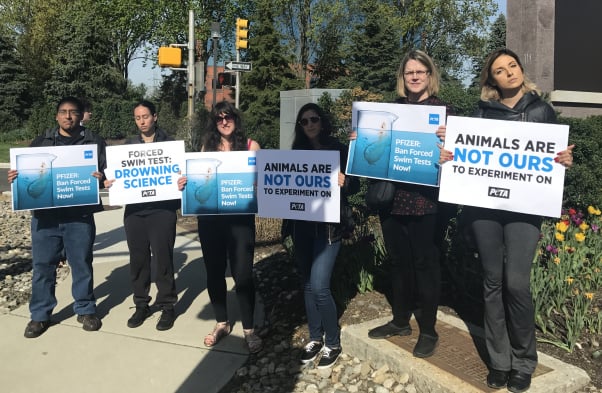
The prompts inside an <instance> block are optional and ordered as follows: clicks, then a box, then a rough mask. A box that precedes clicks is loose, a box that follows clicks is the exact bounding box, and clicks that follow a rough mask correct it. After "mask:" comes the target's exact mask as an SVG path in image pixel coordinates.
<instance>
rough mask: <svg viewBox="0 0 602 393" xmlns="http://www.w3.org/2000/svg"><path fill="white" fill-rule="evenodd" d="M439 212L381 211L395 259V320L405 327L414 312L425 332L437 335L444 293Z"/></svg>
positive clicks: (390, 250)
mask: <svg viewBox="0 0 602 393" xmlns="http://www.w3.org/2000/svg"><path fill="white" fill-rule="evenodd" d="M437 218H438V217H437V215H436V214H427V215H424V216H400V215H390V214H386V213H385V214H381V215H380V223H381V227H382V232H383V237H384V241H385V247H386V249H387V252H388V254H389V257H390V259H391V264H392V269H391V280H392V287H393V298H392V305H391V308H392V310H393V323H394V324H395V325H397V326H405V325H407V324H408V323H409V321H410V318H411V316H412V313H414V316H415V317H416V321H417V322H418V326H419V328H420V332H421V333H425V334H430V335H435V334H436V332H435V322H436V320H437V307H438V306H439V296H440V294H441V266H440V263H439V246H440V242H439V237H440V236H441V234H440V233H438V232H439V230H438V228H439V227H438V225H437V224H438V223H437Z"/></svg>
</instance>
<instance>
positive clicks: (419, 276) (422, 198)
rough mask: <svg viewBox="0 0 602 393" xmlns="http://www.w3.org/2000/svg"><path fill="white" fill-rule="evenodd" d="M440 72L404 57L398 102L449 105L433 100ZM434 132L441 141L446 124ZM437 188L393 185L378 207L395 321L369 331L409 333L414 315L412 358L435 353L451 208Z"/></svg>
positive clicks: (415, 53)
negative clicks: (386, 206)
mask: <svg viewBox="0 0 602 393" xmlns="http://www.w3.org/2000/svg"><path fill="white" fill-rule="evenodd" d="M438 92H439V72H438V70H437V67H436V66H435V63H434V62H433V60H432V59H431V58H430V56H428V55H427V54H426V53H424V52H422V51H420V50H412V51H410V52H409V53H408V54H406V55H405V56H404V58H403V59H402V61H401V64H400V67H399V71H398V74H397V93H398V94H399V96H400V98H399V99H398V100H397V101H396V102H397V103H399V104H413V105H442V106H445V107H446V109H447V110H446V114H447V115H453V110H452V109H451V107H450V106H449V105H447V104H446V103H444V102H443V101H441V100H440V99H439V98H437V93H438ZM436 135H437V136H438V137H439V138H440V139H441V140H444V138H445V126H439V128H438V129H437V131H436ZM437 191H438V189H437V188H436V187H428V186H424V185H417V184H409V183H397V184H396V191H395V196H394V199H393V202H392V205H391V207H390V208H389V209H381V210H380V211H379V216H380V223H381V228H382V233H383V238H384V241H385V246H386V249H387V252H388V254H389V257H390V258H391V265H392V269H391V281H392V290H393V293H392V295H393V296H392V302H391V309H392V311H393V320H391V321H390V322H388V323H386V324H384V325H382V326H378V327H376V328H374V329H372V330H370V331H369V332H368V336H369V337H370V338H373V339H383V338H387V337H391V336H394V335H399V336H408V335H410V334H412V328H411V327H410V319H411V317H412V314H414V316H415V318H416V322H417V324H418V328H419V329H420V334H419V336H418V341H417V343H416V345H415V347H414V350H413V354H414V356H416V357H420V358H425V357H429V356H431V355H433V353H434V352H435V348H436V347H437V344H438V341H439V336H438V334H437V332H436V330H435V324H436V322H437V308H438V306H439V296H440V291H441V290H440V287H441V268H440V262H439V259H440V246H441V242H442V240H443V236H444V231H445V229H446V228H447V222H448V221H449V219H450V218H451V217H452V215H454V214H455V206H453V205H447V204H443V203H439V202H437Z"/></svg>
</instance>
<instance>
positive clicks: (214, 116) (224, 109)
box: [201, 101, 247, 151]
mask: <svg viewBox="0 0 602 393" xmlns="http://www.w3.org/2000/svg"><path fill="white" fill-rule="evenodd" d="M220 115H231V116H233V117H234V132H233V133H232V150H237V151H240V150H247V136H246V134H245V132H244V131H243V129H242V118H241V115H240V111H239V110H238V109H236V107H235V106H234V105H233V104H232V103H230V102H228V101H222V102H218V103H217V104H216V105H215V106H214V107H213V109H212V110H211V116H209V120H208V122H207V132H206V134H205V137H204V140H203V143H202V145H201V150H203V151H218V149H219V145H220V143H221V135H220V133H219V131H218V130H217V120H218V119H219V117H220Z"/></svg>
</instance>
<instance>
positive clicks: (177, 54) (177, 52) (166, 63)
mask: <svg viewBox="0 0 602 393" xmlns="http://www.w3.org/2000/svg"><path fill="white" fill-rule="evenodd" d="M158 57H159V67H176V68H177V67H179V66H180V65H182V49H180V48H176V47H171V46H162V47H160V48H159V56H158Z"/></svg>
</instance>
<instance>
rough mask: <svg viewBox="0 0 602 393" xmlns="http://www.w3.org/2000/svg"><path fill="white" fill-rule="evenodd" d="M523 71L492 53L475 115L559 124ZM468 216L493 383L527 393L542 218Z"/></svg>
mask: <svg viewBox="0 0 602 393" xmlns="http://www.w3.org/2000/svg"><path fill="white" fill-rule="evenodd" d="M523 72H524V69H523V66H522V64H521V62H520V58H519V57H518V55H517V54H516V53H514V52H513V51H511V50H509V49H500V50H496V51H494V52H493V53H491V54H490V55H489V57H488V58H487V60H486V61H485V65H484V67H483V70H482V71H481V100H480V101H479V108H478V110H477V112H476V113H475V115H474V116H475V117H481V118H486V119H498V120H514V121H528V122H537V123H556V115H555V113H554V110H553V109H552V107H551V106H550V105H549V104H548V103H546V102H544V101H543V100H542V98H541V97H540V92H539V91H538V90H537V87H536V86H535V84H534V83H532V82H531V81H530V80H529V79H528V78H527V77H526V76H525V74H524V73H523ZM573 147H574V145H571V146H569V147H568V148H567V150H564V151H562V152H559V153H558V154H557V157H556V158H555V161H556V162H557V163H559V164H561V165H564V166H566V167H570V166H571V165H572V163H573V157H572V149H573ZM446 153H447V155H446V157H445V158H444V160H449V159H452V156H451V152H448V151H447V152H446ZM442 156H443V155H442ZM442 158H443V157H442ZM463 214H466V217H467V218H468V220H469V222H471V226H472V230H473V236H474V239H475V241H476V245H477V248H478V252H479V256H480V259H481V263H482V266H483V277H484V281H483V296H484V301H485V324H484V326H485V341H486V346H487V353H488V355H489V362H488V368H489V374H488V375H487V385H488V386H489V387H491V388H494V389H500V388H503V387H504V386H506V387H507V389H508V390H509V391H511V392H524V391H526V390H527V389H529V387H530V385H531V375H532V374H533V372H534V371H535V368H536V366H537V350H536V344H535V343H536V341H535V311H534V308H533V301H532V298H531V289H530V276H531V264H532V262H533V257H534V255H535V250H536V248H537V243H538V241H539V238H540V226H541V222H542V217H539V216H534V215H530V214H523V213H515V212H510V211H505V210H498V209H485V208H478V207H468V206H467V207H465V208H464V209H463Z"/></svg>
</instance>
